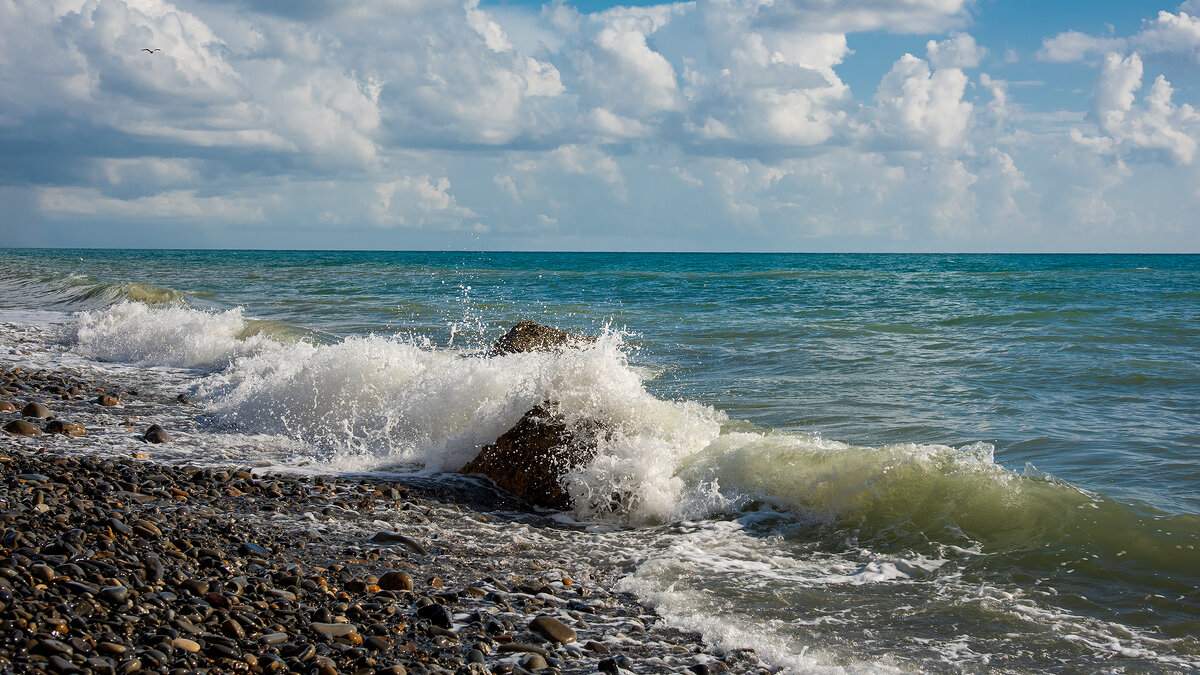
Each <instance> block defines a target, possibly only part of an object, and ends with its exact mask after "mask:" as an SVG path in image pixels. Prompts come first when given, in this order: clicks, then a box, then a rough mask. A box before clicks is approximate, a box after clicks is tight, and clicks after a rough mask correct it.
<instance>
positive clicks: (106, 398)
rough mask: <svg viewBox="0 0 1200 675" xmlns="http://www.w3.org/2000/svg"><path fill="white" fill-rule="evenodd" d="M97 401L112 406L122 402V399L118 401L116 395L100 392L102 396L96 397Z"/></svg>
mask: <svg viewBox="0 0 1200 675" xmlns="http://www.w3.org/2000/svg"><path fill="white" fill-rule="evenodd" d="M96 403H98V404H100V405H102V406H105V407H109V408H111V407H112V406H114V405H117V404H118V403H120V401H118V400H117V399H116V397H115V396H111V395H109V394H100V396H98V397H97V398H96Z"/></svg>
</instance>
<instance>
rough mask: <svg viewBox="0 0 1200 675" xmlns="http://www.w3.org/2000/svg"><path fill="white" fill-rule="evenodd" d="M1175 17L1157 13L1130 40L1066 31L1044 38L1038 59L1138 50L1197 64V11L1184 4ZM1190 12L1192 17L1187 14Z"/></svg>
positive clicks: (1199, 45) (1199, 24)
mask: <svg viewBox="0 0 1200 675" xmlns="http://www.w3.org/2000/svg"><path fill="white" fill-rule="evenodd" d="M1180 9H1181V11H1180V12H1179V13H1178V14H1173V13H1171V12H1166V11H1160V12H1159V13H1158V16H1156V17H1155V18H1153V19H1147V20H1146V21H1144V22H1143V23H1142V29H1141V30H1140V31H1138V32H1137V33H1135V34H1134V35H1132V36H1130V37H1098V36H1093V35H1088V34H1086V33H1081V32H1079V31H1074V30H1071V31H1067V32H1065V33H1059V34H1058V35H1055V36H1054V37H1052V38H1047V39H1046V40H1045V41H1044V42H1043V43H1042V49H1041V50H1040V51H1039V52H1038V57H1039V58H1041V59H1043V60H1045V61H1055V62H1070V61H1081V60H1083V59H1085V58H1087V57H1088V56H1095V55H1100V54H1104V53H1107V52H1114V51H1116V52H1124V51H1127V50H1132V51H1137V52H1140V53H1142V54H1173V55H1176V56H1182V57H1185V58H1190V59H1192V60H1194V61H1196V62H1197V63H1200V16H1196V14H1197V9H1196V8H1195V7H1193V6H1192V5H1191V4H1189V3H1184V5H1183V7H1181V8H1180ZM1189 11H1191V12H1192V14H1188V12H1189Z"/></svg>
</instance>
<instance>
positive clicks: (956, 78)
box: [872, 54, 974, 150]
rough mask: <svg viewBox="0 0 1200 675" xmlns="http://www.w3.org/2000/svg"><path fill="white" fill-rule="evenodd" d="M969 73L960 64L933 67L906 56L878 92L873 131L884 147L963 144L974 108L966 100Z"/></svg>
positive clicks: (931, 147)
mask: <svg viewBox="0 0 1200 675" xmlns="http://www.w3.org/2000/svg"><path fill="white" fill-rule="evenodd" d="M966 86H967V76H966V75H965V74H963V72H962V70H960V69H958V68H940V69H938V70H935V71H930V69H929V64H928V63H926V62H925V61H924V60H923V59H919V58H917V57H915V56H913V55H911V54H905V55H904V56H903V57H902V58H901V59H900V60H898V61H896V63H895V64H893V65H892V69H891V71H889V72H888V73H887V74H886V75H884V77H883V79H882V80H881V81H880V83H879V89H878V91H877V92H876V94H875V110H874V119H873V120H872V124H873V128H874V131H875V133H876V135H877V138H878V139H879V141H880V142H881V143H882V144H883V145H884V146H885V147H887V146H891V147H895V148H897V149H911V150H946V149H950V148H955V147H958V146H960V145H962V143H963V142H964V139H965V135H966V131H967V127H968V125H969V124H970V122H971V112H972V110H973V109H974V106H972V105H971V103H969V102H967V101H964V100H963V98H962V97H963V92H964V90H965V89H966Z"/></svg>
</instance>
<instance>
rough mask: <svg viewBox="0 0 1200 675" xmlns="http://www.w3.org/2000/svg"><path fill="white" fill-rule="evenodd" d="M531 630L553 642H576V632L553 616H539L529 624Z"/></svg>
mask: <svg viewBox="0 0 1200 675" xmlns="http://www.w3.org/2000/svg"><path fill="white" fill-rule="evenodd" d="M529 630H531V631H533V632H535V633H537V634H538V635H541V636H542V637H544V638H546V639H547V640H549V641H551V642H561V643H563V644H567V643H568V642H574V641H575V631H574V630H572V629H571V627H570V626H567V625H566V624H564V623H563V622H561V621H559V620H558V619H556V618H554V617H552V616H539V617H537V618H536V619H534V620H533V621H531V622H530V623H529Z"/></svg>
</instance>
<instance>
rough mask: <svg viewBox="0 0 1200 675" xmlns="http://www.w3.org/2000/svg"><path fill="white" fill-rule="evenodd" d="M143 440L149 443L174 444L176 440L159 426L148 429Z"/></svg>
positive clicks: (143, 435)
mask: <svg viewBox="0 0 1200 675" xmlns="http://www.w3.org/2000/svg"><path fill="white" fill-rule="evenodd" d="M142 438H144V439H146V441H147V442H148V443H172V442H174V440H175V439H173V438H171V436H170V435H169V434H167V432H166V430H165V429H163V428H162V427H160V426H158V425H157V424H152V425H150V428H148V429H146V433H144V434H142Z"/></svg>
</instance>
